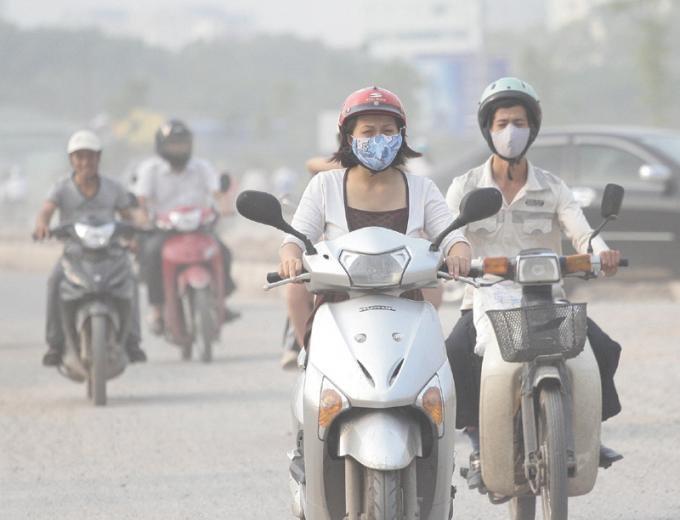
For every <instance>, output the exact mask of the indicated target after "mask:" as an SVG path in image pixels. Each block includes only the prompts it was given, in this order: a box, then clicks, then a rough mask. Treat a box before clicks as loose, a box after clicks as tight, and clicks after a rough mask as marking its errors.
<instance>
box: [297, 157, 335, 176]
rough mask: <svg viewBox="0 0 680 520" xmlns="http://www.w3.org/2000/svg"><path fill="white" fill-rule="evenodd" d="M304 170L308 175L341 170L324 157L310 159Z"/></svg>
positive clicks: (333, 162)
mask: <svg viewBox="0 0 680 520" xmlns="http://www.w3.org/2000/svg"><path fill="white" fill-rule="evenodd" d="M305 168H307V171H308V172H309V174H310V175H316V174H317V173H319V172H323V171H327V170H335V169H336V168H342V165H341V164H340V163H339V162H336V161H333V160H331V159H327V158H326V157H312V158H311V159H309V160H308V161H307V162H306V163H305Z"/></svg>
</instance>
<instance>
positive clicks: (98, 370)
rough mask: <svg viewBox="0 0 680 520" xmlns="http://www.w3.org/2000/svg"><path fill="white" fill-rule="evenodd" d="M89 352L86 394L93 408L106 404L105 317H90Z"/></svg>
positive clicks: (106, 337)
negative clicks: (90, 356)
mask: <svg viewBox="0 0 680 520" xmlns="http://www.w3.org/2000/svg"><path fill="white" fill-rule="evenodd" d="M90 329H91V334H90V338H91V341H92V343H91V352H92V360H91V363H92V364H91V365H90V377H89V379H88V381H87V385H88V388H87V392H88V395H89V396H90V397H91V399H92V401H93V402H94V404H95V406H104V405H105V404H106V351H107V340H108V334H107V330H106V329H107V320H106V317H105V316H101V315H95V316H92V317H90Z"/></svg>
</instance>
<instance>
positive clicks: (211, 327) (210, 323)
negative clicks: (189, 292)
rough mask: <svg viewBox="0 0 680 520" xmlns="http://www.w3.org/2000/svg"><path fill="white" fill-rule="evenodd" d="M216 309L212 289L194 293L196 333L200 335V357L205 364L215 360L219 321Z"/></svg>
mask: <svg viewBox="0 0 680 520" xmlns="http://www.w3.org/2000/svg"><path fill="white" fill-rule="evenodd" d="M214 308H215V305H214V302H213V296H212V293H211V292H210V289H208V288H206V289H199V290H197V291H196V292H194V313H195V320H194V323H195V324H196V329H195V330H196V332H197V333H198V334H199V336H200V337H199V338H197V339H198V341H199V342H200V345H201V348H200V357H201V361H203V362H204V363H210V362H211V361H212V358H213V351H212V346H213V341H214V340H215V338H216V336H217V320H216V319H215V318H216V317H215V314H214V311H213V309H214Z"/></svg>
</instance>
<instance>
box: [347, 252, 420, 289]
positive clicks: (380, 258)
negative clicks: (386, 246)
mask: <svg viewBox="0 0 680 520" xmlns="http://www.w3.org/2000/svg"><path fill="white" fill-rule="evenodd" d="M410 261H411V255H410V254H409V252H408V250H407V249H406V248H405V247H401V248H399V249H395V250H394V251H388V252H386V253H379V254H366V253H358V252H354V251H342V252H341V253H340V264H341V265H342V267H343V268H344V269H345V271H347V274H348V275H349V278H350V283H351V284H352V285H353V286H354V287H386V286H396V285H399V283H401V278H402V276H403V275H404V270H405V269H406V266H407V265H408V263H409V262H410Z"/></svg>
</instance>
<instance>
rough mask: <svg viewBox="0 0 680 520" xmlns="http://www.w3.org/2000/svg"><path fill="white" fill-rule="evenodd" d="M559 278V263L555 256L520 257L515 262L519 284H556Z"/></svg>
mask: <svg viewBox="0 0 680 520" xmlns="http://www.w3.org/2000/svg"><path fill="white" fill-rule="evenodd" d="M561 278H562V273H561V271H560V261H559V259H558V258H557V256H556V255H537V256H524V257H523V256H520V257H519V259H518V260H517V281H518V282H519V283H527V284H529V283H530V284H544V283H557V282H559V281H560V279H561Z"/></svg>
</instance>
